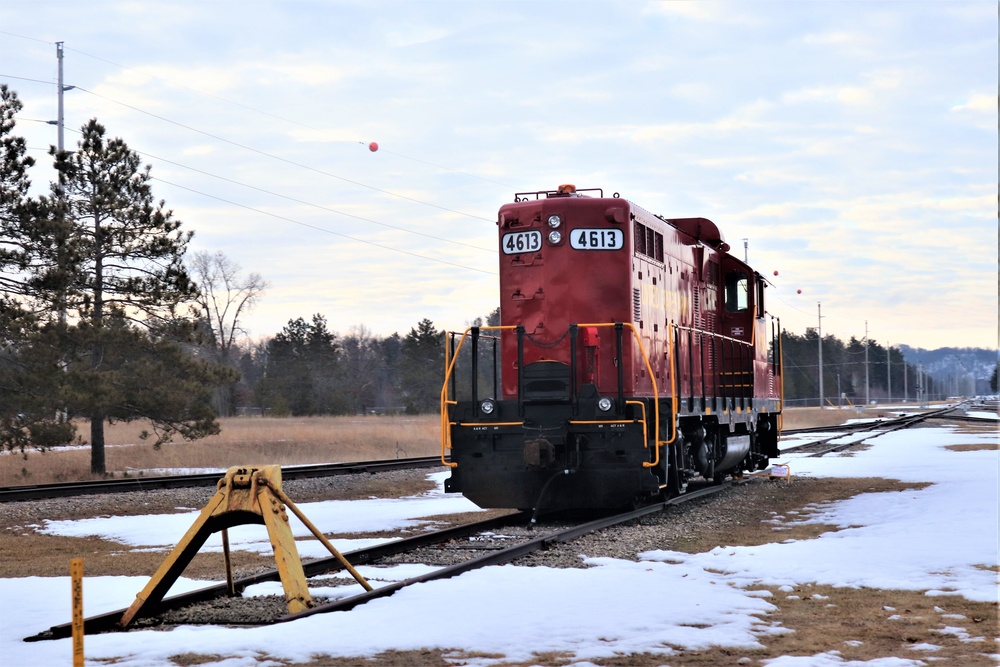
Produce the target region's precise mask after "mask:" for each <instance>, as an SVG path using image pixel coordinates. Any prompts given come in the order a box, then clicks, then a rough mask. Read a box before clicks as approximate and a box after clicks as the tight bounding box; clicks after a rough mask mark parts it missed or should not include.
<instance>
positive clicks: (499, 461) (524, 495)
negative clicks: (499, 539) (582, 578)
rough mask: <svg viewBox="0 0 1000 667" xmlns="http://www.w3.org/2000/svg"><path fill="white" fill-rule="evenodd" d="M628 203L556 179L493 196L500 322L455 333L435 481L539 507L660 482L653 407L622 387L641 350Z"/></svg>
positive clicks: (622, 497) (484, 497)
mask: <svg viewBox="0 0 1000 667" xmlns="http://www.w3.org/2000/svg"><path fill="white" fill-rule="evenodd" d="M629 206H630V205H629V203H628V202H627V201H625V200H623V199H618V198H604V197H590V196H583V193H578V192H576V191H575V189H573V188H572V186H562V187H561V188H560V190H559V191H556V192H539V193H520V194H519V195H518V196H517V197H516V201H515V202H514V203H513V204H508V205H505V206H504V207H503V208H501V210H500V213H499V219H498V226H499V249H500V298H501V303H500V316H501V322H500V325H499V326H496V327H483V328H473V329H471V330H470V331H468V332H466V334H465V335H464V336H463V337H462V339H461V340H460V341H459V342H458V343H457V344H456V345H455V346H454V350H453V351H452V354H451V355H450V364H449V379H448V381H447V382H446V384H445V387H444V389H443V391H442V433H443V434H444V435H443V437H444V439H445V441H446V442H444V443H443V449H450V457H449V458H450V460H448V461H447V462H446V464H447V465H450V466H451V467H452V473H451V478H450V479H448V480H447V481H446V487H445V488H446V490H447V491H460V492H462V493H463V494H464V495H465V496H466V497H468V498H469V499H470V500H472V501H473V502H475V503H476V504H477V505H479V506H481V507H503V508H518V509H529V508H535V509H544V510H546V511H549V510H556V509H562V508H614V507H621V506H624V505H626V504H628V503H630V502H632V501H634V500H635V499H637V498H640V497H643V496H648V495H651V494H655V493H656V492H657V491H658V490H659V487H660V481H659V479H658V478H657V477H656V475H655V474H654V473H653V472H652V470H651V468H652V467H653V466H654V465H655V461H656V459H657V457H658V450H657V442H658V432H659V430H660V429H659V424H658V410H657V409H656V408H655V407H654V406H653V405H652V404H649V403H648V402H647V401H637V400H633V398H632V397H633V394H634V390H635V383H636V374H635V373H634V372H633V368H634V367H635V366H636V365H637V364H638V365H639V366H642V365H643V364H645V365H647V366H648V360H645V359H644V354H643V353H642V351H641V347H642V346H641V344H640V339H639V337H638V336H637V335H636V332H635V330H634V328H633V326H632V310H631V304H632V296H631V288H630V271H631V265H630V261H629V258H630V253H631V238H630V236H629V233H628V229H629V227H628V225H627V221H628V220H629V215H630V210H629ZM491 361H492V363H491ZM642 375H644V376H645V375H647V373H646V372H643V373H642ZM648 375H649V376H650V377H651V376H652V371H650V372H649V373H648Z"/></svg>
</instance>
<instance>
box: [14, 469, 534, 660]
mask: <svg viewBox="0 0 1000 667" xmlns="http://www.w3.org/2000/svg"><path fill="white" fill-rule="evenodd" d="M433 458H434V460H435V461H437V457H436V456H435V457H433ZM530 516H531V513H530V512H515V513H512V514H507V515H504V516H500V517H493V518H491V519H484V520H483V521H476V522H473V523H468V524H463V525H461V526H452V527H450V528H445V529H442V530H436V531H432V532H428V533H424V534H422V535H414V536H412V537H406V538H402V539H399V540H393V541H392V542H387V543H385V544H379V545H376V546H373V547H368V548H366V549H357V550H355V551H350V552H347V553H345V554H344V556H345V557H346V558H347V559H348V560H349V561H350V562H351V564H352V565H355V566H357V565H364V564H366V563H371V562H374V561H378V560H379V559H382V558H388V557H389V556H396V555H398V554H402V553H406V552H408V551H414V550H416V549H420V548H423V547H427V546H431V545H433V544H439V543H441V542H447V541H449V540H455V539H461V538H463V537H468V536H469V535H473V534H475V533H478V532H482V531H486V530H493V529H496V528H504V527H507V526H511V525H514V524H517V523H522V524H526V523H527V521H528V518H529V517H530ZM302 569H303V570H304V571H305V574H306V576H307V577H315V576H318V575H320V574H326V573H328V572H338V571H340V570H342V569H344V568H343V565H342V564H341V563H340V561H339V560H338V559H337V558H336V557H335V556H329V557H326V558H320V559H317V560H311V561H306V562H304V563H302ZM279 580H280V575H279V573H278V570H269V571H267V572H260V573H257V574H253V575H250V576H246V577H241V578H239V579H235V580H234V581H233V587H234V590H236V591H237V592H242V591H244V590H245V589H246V588H247V587H249V586H253V585H254V584H261V583H265V582H268V581H279ZM228 593H229V587H228V584H226V583H225V582H223V583H221V584H214V585H212V586H206V587H205V588H199V589H197V590H194V591H188V592H187V593H181V594H178V595H174V596H171V597H167V598H164V599H163V600H161V601H160V602H159V603H158V604H157V605H156V606H155V607H153V608H151V609H150V611H149V613H146V614H143V616H144V617H148V616H156V615H158V614H162V613H164V612H167V611H171V610H173V609H179V608H181V607H186V606H187V605H190V604H194V603H197V602H205V601H207V600H214V599H216V598H220V597H225V596H226V595H228ZM125 611H126V608H122V609H116V610H115V611H109V612H107V613H104V614H99V615H96V616H91V617H89V618H86V619H84V633H85V634H97V633H102V632H113V631H120V630H122V629H123V628H121V627H120V626H119V625H118V621H120V620H121V617H122V614H124V613H125ZM72 631H73V628H72V624H71V623H64V624H61V625H54V626H52V627H51V628H49V629H48V630H44V631H42V632H40V633H38V634H37V635H34V636H31V637H27V638H25V641H29V642H32V641H42V640H47V639H63V638H65V637H69V636H70V635H71V634H72Z"/></svg>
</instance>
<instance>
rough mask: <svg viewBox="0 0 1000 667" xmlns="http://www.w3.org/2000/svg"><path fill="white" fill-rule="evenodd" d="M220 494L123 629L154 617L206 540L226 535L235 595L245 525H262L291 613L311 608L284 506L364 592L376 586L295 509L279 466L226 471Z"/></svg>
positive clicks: (229, 579)
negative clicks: (234, 546)
mask: <svg viewBox="0 0 1000 667" xmlns="http://www.w3.org/2000/svg"><path fill="white" fill-rule="evenodd" d="M217 489H218V490H217V491H216V493H215V495H214V496H212V499H211V500H209V501H208V504H207V505H205V507H204V509H202V511H201V514H200V515H199V516H198V518H197V519H196V520H195V522H194V524H192V525H191V528H189V529H188V531H187V533H185V534H184V537H182V538H181V541H180V542H178V543H177V546H176V547H174V549H173V551H171V552H170V555H169V556H167V558H166V560H164V561H163V564H162V565H160V568H159V569H158V570H157V571H156V574H154V575H153V577H152V578H151V579H150V580H149V583H147V584H146V587H145V588H143V589H142V591H140V592H139V594H138V595H136V598H135V602H133V603H132V605H131V606H130V607H129V608H128V609H126V610H125V613H124V614H122V618H121V620H120V621H119V622H118V623H119V625H120V626H121V627H123V628H124V627H126V626H128V624H129V623H131V622H132V621H133V620H134V619H135V618H137V617H140V616H149V615H153V614H155V613H156V611H157V609H156V608H157V606H158V605H159V603H160V602H161V601H162V600H163V596H164V595H166V594H167V591H169V590H170V587H171V586H172V585H173V584H174V582H175V581H176V580H177V577H179V576H180V575H181V573H182V572H183V571H184V568H186V567H187V566H188V564H190V562H191V560H192V559H193V558H194V556H195V554H197V553H198V550H199V549H201V547H202V546H203V545H204V544H205V541H206V540H207V539H208V537H209V536H210V535H211V534H212V533H215V532H219V531H222V552H223V556H224V558H225V563H226V583H227V585H228V589H229V594H230V595H231V596H235V595H236V590H235V587H234V585H233V571H232V562H231V560H230V556H229V532H228V531H229V529H230V528H232V527H233V526H239V525H243V524H251V523H252V524H264V526H265V527H266V528H267V535H268V538H269V539H270V541H271V546H272V547H273V549H274V561H275V564H276V565H277V570H278V575H279V576H280V578H281V586H282V588H283V589H284V592H285V602H286V604H287V605H288V613H289V614H295V613H298V612H301V611H305V610H306V609H309V608H310V607H312V606H313V601H312V596H311V595H310V594H309V588H308V586H307V585H306V576H305V571H304V570H303V568H302V561H301V560H300V559H299V552H298V549H297V548H296V547H295V538H294V537H293V535H292V528H291V526H290V525H289V523H288V514H287V512H286V511H285V510H286V507H287V508H288V509H290V510H292V512H293V513H294V514H295V516H296V517H298V519H299V520H300V521H301V522H302V523H303V524H304V525H305V526H306V527H307V528H308V529H309V531H310V532H312V534H313V535H314V536H315V537H316V538H317V539H318V540H319V541H320V542H322V543H323V546H325V547H326V548H327V549H328V550H329V551H330V553H331V554H333V556H334V557H336V558H337V559H338V560H339V561H340V562H341V564H342V565H343V566H344V568H345V569H346V570H347V571H348V572H350V573H351V575H352V576H353V577H354V578H355V579H356V580H357V582H358V583H359V584H361V585H362V586H364V588H365V590H369V591H370V590H372V587H371V586H370V585H369V584H368V582H367V581H365V579H364V577H362V576H361V575H360V574H358V572H357V570H355V569H354V567H352V566H351V564H350V563H348V562H347V559H345V558H344V556H343V555H341V553H340V552H339V551H337V549H336V548H335V547H334V546H333V544H331V543H330V541H329V540H327V539H326V537H324V536H323V534H322V533H321V532H320V531H319V529H318V528H316V526H314V525H313V524H312V522H311V521H309V519H307V518H306V517H305V515H304V514H303V513H302V512H301V510H299V508H298V507H296V506H295V503H293V502H292V501H291V500H290V499H289V498H288V496H286V495H285V492H284V491H282V489H281V466H277V465H268V466H256V467H252V466H237V467H233V468H230V469H229V470H228V471H226V476H225V477H223V478H222V479H220V480H219V482H218V485H217Z"/></svg>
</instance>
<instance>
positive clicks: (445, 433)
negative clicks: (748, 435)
mask: <svg viewBox="0 0 1000 667" xmlns="http://www.w3.org/2000/svg"><path fill="white" fill-rule="evenodd" d="M581 328H614V331H615V352H616V357H615V358H616V359H618V360H619V363H618V364H617V369H618V374H617V382H616V389H617V398H618V400H617V401H616V402H615V415H616V417H617V418H616V419H608V420H573V419H570V420H569V423H570V424H578V425H592V424H624V423H636V422H639V423H641V424H642V427H643V434H644V440H643V441H644V444H645V446H646V447H647V448H648V447H649V442H650V437H649V433H650V430H651V431H652V434H653V436H652V440H653V442H654V445H653V457H652V460H650V461H646V462H644V463H643V466H644V467H647V468H652V467H655V466H658V465H659V464H660V447H662V446H664V445H667V444H670V443H672V442H674V441H675V440H676V438H677V423H676V419H674V415H676V414H677V408H678V399H677V385H676V382H677V380H676V373H673V372H672V373H671V374H670V382H671V391H670V398H669V400H670V401H671V412H670V414H671V419H670V423H671V428H670V437H669V438H668V439H666V440H664V439H661V438H660V395H659V390H658V388H657V385H656V374H655V373H654V372H653V368H652V365H651V364H650V361H649V356H648V355H647V354H646V350H645V349H644V347H643V345H642V340H641V339H640V337H639V334H638V332H637V331H636V329H635V327H634V326H633V325H632V324H631V323H630V322H600V323H587V324H571V325H570V326H569V327H568V329H567V332H566V333H565V334H563V336H560V337H559V338H558V339H556V341H554V342H552V343H548V344H546V345H553V346H554V345H555V344H558V343H559V342H560V341H561V340H562V339H563V338H564V337H566V336H567V335H568V337H569V346H570V353H569V358H570V363H569V382H568V395H567V399H566V400H567V401H568V402H569V403H570V405H571V406H572V413H573V414H574V415H575V414H578V412H579V400H580V397H579V393H578V389H579V388H578V386H577V384H578V378H579V369H578V367H577V366H578V356H577V348H578V337H579V331H580V329H581ZM626 328H627V329H628V330H629V331H630V332H631V334H632V338H633V340H634V342H635V350H637V351H638V352H639V354H640V355H641V357H642V360H643V364H644V365H645V367H646V371H647V373H648V377H649V380H650V382H651V384H652V397H651V398H652V403H653V409H652V412H653V414H652V419H653V425H652V429H650V428H649V424H648V415H647V413H646V403H644V402H643V401H639V400H626V398H625V389H624V384H625V383H624V369H623V364H622V363H621V362H620V360H621V359H622V358H623V349H624V340H623V338H624V330H625V329H626ZM483 331H500V332H502V331H513V332H515V335H516V337H517V375H518V377H517V387H518V392H517V415H518V417H519V418H520V419H521V421H507V422H497V421H490V422H489V424H490V425H492V426H522V427H523V426H524V425H525V424H524V421H523V418H524V414H525V402H526V396H525V373H524V368H525V365H524V346H525V341H526V340H531V337H530V336H528V335H527V334H526V332H525V329H524V327H523V326H521V325H507V326H487V327H469V328H468V329H466V330H465V332H463V333H462V335H461V338H460V339H459V341H458V344H457V345H454V344H453V341H454V336H455V334H452V341H451V343H452V344H449V345H446V348H445V349H446V350H447V354H446V357H445V378H444V383H443V385H442V387H441V462H442V463H443V464H444V465H446V466H448V467H452V468H454V467H456V466H457V465H458V464H457V463H456V462H454V461H449V460H447V458H446V455H447V452H448V451H449V450H450V449H451V429H452V427H456V426H457V427H471V426H482V424H483V422H478V421H475V422H471V423H466V422H453V421H451V418H450V416H449V407H450V406H454V405H458V401H457V400H455V399H453V398H452V395H451V393H450V392H449V388H451V390H452V391H455V389H454V384H453V382H454V378H455V365H456V362H457V360H458V358H459V355H460V353H461V350H462V347H463V346H464V344H465V342H466V341H467V340H468V341H471V342H470V345H471V347H472V354H471V357H472V379H471V380H472V381H471V402H472V405H473V410H474V411H475V416H476V417H478V416H479V410H480V407H479V393H478V391H479V377H478V375H479V372H478V368H479V367H478V363H479V362H478V357H479V341H480V338H481V335H482V332H483ZM672 337H673V326H671V327H670V328H668V340H672ZM494 340H495V339H494ZM532 342H536V343H537V341H532ZM668 349H669V353H668V354H669V367H670V368H674V356H675V353H674V346H673V345H672V344H671V345H668ZM495 375H496V363H494V397H495V396H496V395H497V393H498V392H497V391H496V389H497V384H496V382H497V380H496V376H495ZM456 393H457V392H456ZM627 406H639V414H640V417H639V418H638V419H628V418H626V417H625V411H626V408H627Z"/></svg>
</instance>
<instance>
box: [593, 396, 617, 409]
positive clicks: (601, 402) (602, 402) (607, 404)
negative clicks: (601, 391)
mask: <svg viewBox="0 0 1000 667" xmlns="http://www.w3.org/2000/svg"><path fill="white" fill-rule="evenodd" d="M613 407H614V403H612V402H611V399H610V398H608V397H607V396H602V397H601V398H599V399H598V401H597V409H598V410H600V411H601V412H611V408H613Z"/></svg>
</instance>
